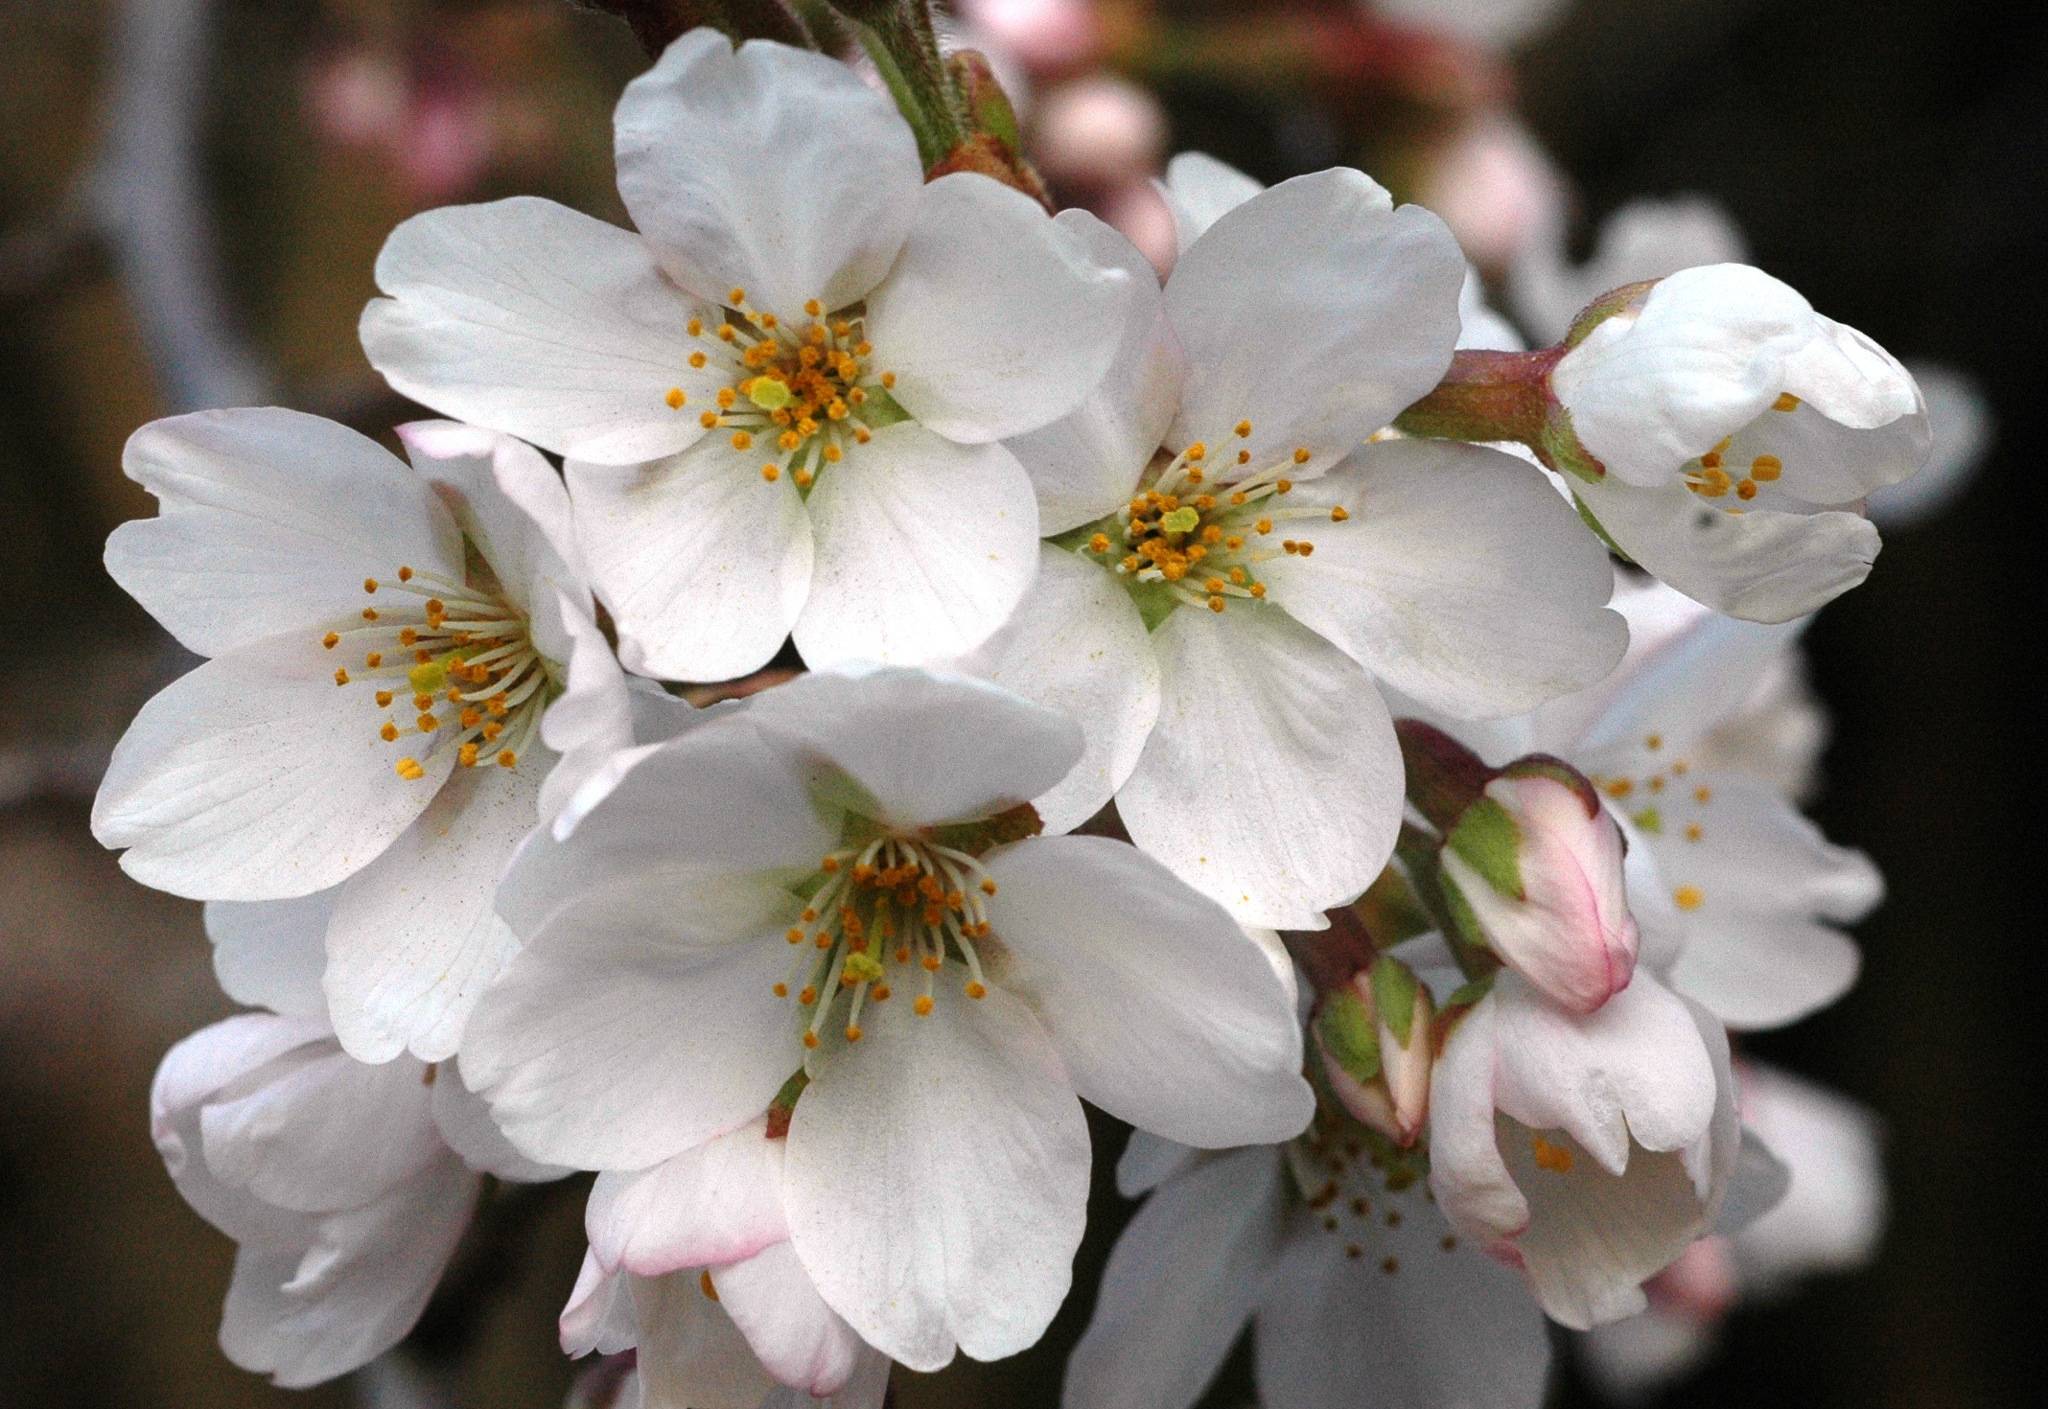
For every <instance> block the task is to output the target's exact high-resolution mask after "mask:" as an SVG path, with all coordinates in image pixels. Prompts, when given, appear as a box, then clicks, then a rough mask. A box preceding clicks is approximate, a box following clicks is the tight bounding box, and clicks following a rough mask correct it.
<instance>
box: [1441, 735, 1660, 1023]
mask: <svg viewBox="0 0 2048 1409" xmlns="http://www.w3.org/2000/svg"><path fill="white" fill-rule="evenodd" d="M1571 778H1575V775H1571V774H1570V773H1569V770H1567V769H1565V768H1564V767H1563V766H1562V765H1557V764H1548V765H1539V766H1537V767H1532V768H1530V769H1528V770H1527V771H1519V770H1518V768H1517V767H1516V766H1513V765H1511V766H1510V768H1509V769H1508V771H1506V772H1504V773H1502V774H1501V775H1500V776H1499V777H1497V778H1495V779H1494V780H1493V781H1492V782H1490V783H1488V784H1487V785H1486V791H1485V794H1484V796H1483V797H1481V799H1480V800H1479V801H1478V802H1477V803H1474V804H1473V806H1472V807H1471V809H1470V810H1468V811H1467V813H1466V815H1465V817H1464V818H1463V819H1461V820H1460V822H1459V823H1458V826H1457V827H1456V828H1455V829H1454V830H1453V831H1452V833H1451V837H1450V840H1449V842H1448V844H1447V845H1446V846H1445V847H1444V850H1443V877H1444V880H1445V882H1446V883H1447V885H1446V888H1447V890H1454V891H1455V893H1456V900H1457V901H1462V908H1463V909H1464V910H1465V912H1466V915H1465V918H1466V919H1467V920H1468V921H1469V925H1470V928H1471V930H1472V931H1473V933H1472V934H1471V935H1469V936H1468V937H1469V938H1472V939H1474V940H1476V941H1477V942H1479V943H1482V944H1484V945H1485V946H1486V947H1487V948H1489V949H1491V950H1492V951H1493V952H1494V953H1495V954H1496V955H1498V956H1499V957H1500V959H1501V960H1502V961H1503V962H1504V963H1506V964H1507V965H1508V966H1509V967H1510V968H1512V969H1514V970H1515V971H1516V972H1517V973H1519V974H1521V975H1522V976H1523V977H1524V978H1526V979H1528V980H1529V982H1530V983H1532V984H1534V985H1535V986H1536V987H1537V988H1538V989H1540V990H1541V991H1542V992H1543V994H1544V996H1545V997H1547V998H1549V999H1550V1000H1551V1001H1553V1002H1555V1003H1558V1004H1560V1005H1562V1006H1563V1007H1565V1008H1568V1009H1570V1010H1572V1011H1573V1012H1579V1013H1590V1012H1593V1011H1594V1010H1595V1009H1597V1008H1599V1007H1600V1006H1601V1005H1602V1004H1603V1003H1605V1002H1606V1001H1607V1000H1608V999H1609V998H1612V997H1613V996H1614V995H1615V994H1616V993H1619V992H1620V991H1621V990H1622V989H1624V988H1626V987H1628V981H1629V979H1630V977H1631V976H1633V975H1634V973H1635V966H1636V947H1637V934H1636V923H1635V919H1634V917H1633V916H1631V915H1630V914H1629V911H1628V899H1627V891H1626V888H1625V886H1624V884H1623V881H1622V871H1621V863H1622V849H1623V847H1622V839H1621V831H1620V829H1619V828H1618V827H1616V826H1615V824H1614V819H1613V818H1611V817H1609V816H1608V815H1607V812H1606V810H1605V809H1604V808H1603V807H1601V805H1600V802H1599V799H1598V798H1597V797H1596V796H1595V795H1594V794H1593V791H1592V788H1591V787H1590V785H1583V783H1584V780H1583V779H1578V780H1577V781H1578V782H1579V783H1580V784H1582V785H1583V786H1574V785H1573V782H1572V781H1568V779H1571Z"/></svg>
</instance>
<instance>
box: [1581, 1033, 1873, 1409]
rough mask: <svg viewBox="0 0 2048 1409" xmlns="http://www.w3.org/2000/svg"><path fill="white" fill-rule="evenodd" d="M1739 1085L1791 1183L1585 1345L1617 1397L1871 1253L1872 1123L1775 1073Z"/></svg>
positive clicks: (1751, 1120)
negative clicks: (1738, 1314) (1728, 1327)
mask: <svg viewBox="0 0 2048 1409" xmlns="http://www.w3.org/2000/svg"><path fill="white" fill-rule="evenodd" d="M1738 1075H1739V1076H1740V1078H1741V1086H1742V1098H1741V1099H1742V1119H1743V1125H1744V1127H1745V1128H1746V1129H1748V1130H1750V1131H1753V1132H1755V1133H1756V1134H1757V1135H1759V1136H1761V1137H1762V1138H1763V1140H1765V1141H1766V1142H1767V1143H1768V1144H1769V1147H1770V1150H1771V1152H1772V1154H1773V1155H1775V1156H1777V1157H1778V1158H1779V1159H1781V1160H1782V1161H1783V1162H1784V1165H1785V1167H1786V1169H1787V1171H1788V1172H1789V1175H1790V1184H1789V1186H1788V1187H1787V1189H1786V1191H1785V1195H1784V1197H1783V1198H1782V1199H1781V1200H1780V1201H1779V1202H1778V1203H1777V1204H1776V1206H1775V1207H1773V1208H1770V1209H1769V1210H1767V1211H1765V1212H1763V1213H1762V1214H1760V1215H1759V1216H1758V1217H1757V1218H1756V1219H1754V1220H1753V1221H1752V1222H1750V1223H1749V1224H1748V1225H1747V1226H1746V1227H1744V1228H1742V1229H1740V1230H1739V1231H1735V1232H1732V1233H1727V1234H1717V1235H1716V1236H1714V1237H1710V1238H1705V1239H1702V1240H1701V1241H1700V1242H1698V1243H1695V1244H1694V1245H1693V1246H1692V1247H1691V1248H1690V1249H1688V1250H1687V1252H1686V1255H1685V1257H1684V1258H1683V1259H1681V1261H1680V1262H1679V1264H1677V1265H1676V1266H1674V1267H1672V1268H1670V1269H1668V1270H1667V1271H1666V1272H1664V1273H1662V1274H1660V1275H1659V1276H1658V1277H1657V1278H1656V1279H1654V1280H1653V1281H1652V1283H1651V1285H1650V1289H1649V1291H1650V1309H1649V1310H1647V1311H1645V1312H1644V1313H1643V1314H1642V1315H1640V1316H1635V1317H1631V1318H1630V1319H1628V1320H1626V1321H1617V1322H1615V1323H1613V1324H1612V1325H1607V1326H1601V1327H1598V1328H1596V1329H1595V1330H1593V1331H1592V1332H1590V1333H1588V1334H1587V1335H1586V1336H1585V1337H1584V1338H1583V1339H1581V1341H1580V1342H1579V1345H1578V1349H1579V1352H1580V1358H1581V1360H1582V1362H1583V1363H1584V1364H1585V1366H1586V1367H1587V1369H1588V1370H1589V1371H1590V1372H1591V1373H1592V1376H1593V1378H1594V1380H1595V1381H1596V1382H1597V1383H1599V1384H1600V1385H1602V1386H1603V1387H1605V1388H1606V1389H1608V1390H1610V1391H1611V1392H1613V1393H1615V1394H1616V1395H1618V1396H1626V1397H1635V1396H1638V1395H1640V1394H1642V1393H1643V1392H1644V1391H1646V1390H1648V1389H1650V1388H1651V1387H1653V1386H1654V1385H1656V1384H1658V1383H1660V1382H1662V1381H1665V1380H1668V1379H1670V1378H1672V1377H1673V1376H1675V1375H1678V1374H1680V1373H1682V1372H1684V1371H1685V1370H1686V1369H1688V1368H1690V1367H1691V1366H1692V1365H1694V1364H1696V1363H1697V1362H1698V1361H1699V1360H1701V1359H1702V1358H1704V1357H1705V1356H1706V1355H1707V1354H1708V1353H1709V1352H1710V1351H1711V1350H1712V1349H1713V1346H1714V1342H1715V1340H1716V1339H1717V1337H1718V1332H1719V1330H1720V1326H1721V1323H1722V1321H1723V1320H1724V1319H1725V1318H1726V1316H1727V1315H1728V1313H1729V1312H1730V1311H1731V1310H1733V1309H1734V1308H1735V1307H1736V1306H1739V1305H1741V1304H1743V1303H1745V1302H1756V1301H1762V1300H1769V1299H1773V1298H1777V1297H1781V1296H1783V1295H1784V1294H1785V1293H1786V1292H1787V1291H1789V1290H1790V1289H1791V1288H1792V1287H1793V1286H1794V1285H1795V1284H1796V1283H1797V1282H1799V1281H1800V1280H1801V1279H1803V1278H1806V1277H1809V1276H1813V1275H1816V1274H1821V1273H1827V1272H1846V1271H1852V1270H1854V1269H1856V1268H1859V1267H1862V1266H1864V1265H1865V1264H1866V1263H1868V1262H1869V1260H1870V1258H1871V1256H1872V1255H1873V1254H1874V1253H1875V1252H1876V1248H1877V1240H1878V1236H1879V1234H1880V1233H1881V1232H1882V1230H1883V1226H1884V1219H1885V1188H1884V1171H1883V1168H1882V1164H1881V1155H1880V1150H1879V1133H1878V1129H1877V1121H1876V1118H1875V1117H1874V1116H1873V1115H1872V1114H1871V1113H1870V1112H1869V1111H1867V1110H1865V1109H1863V1108H1862V1107H1861V1106H1858V1105H1856V1104H1855V1103H1853V1102H1851V1101H1848V1100H1845V1099H1844V1098H1843V1097H1841V1096H1838V1095H1836V1094H1834V1093H1833V1092H1831V1091H1827V1090H1825V1089H1823V1088H1821V1087H1818V1086H1815V1085H1814V1084H1812V1083H1811V1082H1808V1081H1804V1080H1801V1079H1800V1078H1798V1077H1796V1076H1793V1075H1791V1074H1790V1073H1788V1072H1784V1071H1780V1070H1778V1069H1776V1068H1774V1067H1766V1066H1761V1065H1758V1064H1755V1063H1747V1064H1744V1065H1743V1066H1742V1067H1741V1068H1740V1069H1739V1072H1738Z"/></svg>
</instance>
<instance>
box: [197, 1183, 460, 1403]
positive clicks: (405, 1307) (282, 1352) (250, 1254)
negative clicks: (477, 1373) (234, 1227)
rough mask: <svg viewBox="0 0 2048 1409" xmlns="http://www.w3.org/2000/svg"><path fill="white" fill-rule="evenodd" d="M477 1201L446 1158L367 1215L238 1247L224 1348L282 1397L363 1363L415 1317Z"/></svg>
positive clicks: (311, 1224)
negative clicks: (293, 1238) (287, 1238)
mask: <svg viewBox="0 0 2048 1409" xmlns="http://www.w3.org/2000/svg"><path fill="white" fill-rule="evenodd" d="M476 1193H477V1181H476V1177H475V1176H474V1175H472V1174H470V1173H469V1172H468V1171H467V1170H465V1169H464V1168H463V1167H462V1165H461V1162H460V1161H458V1160H455V1159H453V1158H447V1159H443V1160H441V1161H439V1162H437V1163H436V1164H435V1165H434V1166H433V1167H432V1168H431V1170H429V1171H428V1172H427V1173H426V1174H424V1175H422V1176H421V1177H420V1178H418V1179H415V1180H413V1181H411V1182H410V1183H408V1184H406V1185H405V1186H404V1187H403V1188H402V1189H400V1190H398V1191H397V1192H395V1193H393V1194H392V1195H391V1196H390V1197H388V1198H385V1199H382V1200H380V1201H378V1202H377V1203H374V1204H371V1205H369V1206H368V1207H365V1208H360V1209H355V1210H352V1211H350V1212H348V1213H340V1214H328V1215H325V1216H322V1217H319V1218H311V1219H307V1220H306V1233H305V1234H304V1236H303V1239H302V1240H301V1241H299V1242H296V1243H292V1244H286V1245H283V1246H278V1245H275V1244H265V1243H250V1244H246V1245H244V1246H243V1247H242V1248H241V1249H240V1250H239V1251H238V1252H237V1253H236V1256H235V1276H234V1281H233V1283H232V1284H230V1286H229V1288H228V1298H227V1305H226V1307H225V1308H224V1310H223V1312H222V1317H221V1328H220V1344H221V1349H222V1350H223V1351H225V1352H226V1354H227V1357H228V1359H229V1360H232V1361H233V1362H234V1363H235V1364H237V1365H239V1366H241V1367H242V1368H243V1369H245V1370H254V1371H257V1372H259V1373H262V1374H267V1375H269V1376H270V1377H271V1378H272V1379H273V1380H275V1381H276V1382H277V1383H278V1384H280V1385H282V1386H284V1387H286V1388H288V1389H301V1388H304V1387H306V1386H308V1385H315V1384H319V1383H321V1382H322V1381H324V1380H331V1379H333V1378H334V1377H335V1376H337V1375H342V1374H346V1373H347V1372H348V1371H350V1370H354V1369H357V1368H359V1367H361V1366H362V1365H364V1364H367V1363H368V1362H369V1361H371V1360H373V1359H375V1358H376V1357H377V1356H379V1355H381V1354H383V1353H384V1352H385V1351H387V1350H389V1349H390V1348H391V1347H392V1346H394V1345H396V1344H397V1343H398V1342H399V1341H400V1340H401V1339H403V1338H404V1336H405V1333H406V1332H407V1331H410V1330H411V1329H412V1326H413V1322H415V1321H417V1320H418V1319H419V1314H420V1312H421V1311H422V1310H424V1309H425V1308H426V1304H427V1298H428V1297H429V1296H431V1295H432V1294H433V1290H434V1285H435V1283H437V1282H438V1281H440V1279H441V1271H442V1269H443V1268H445V1267H446V1266H447V1265H448V1259H449V1257H450V1256H451V1255H452V1254H453V1253H454V1251H455V1244H456V1242H457V1241H458V1240H459V1239H460V1238H461V1236H462V1231H463V1229H464V1228H465V1227H467V1226H468V1223H469V1215H470V1210H471V1209H472V1208H473V1207H474V1206H475V1202H476Z"/></svg>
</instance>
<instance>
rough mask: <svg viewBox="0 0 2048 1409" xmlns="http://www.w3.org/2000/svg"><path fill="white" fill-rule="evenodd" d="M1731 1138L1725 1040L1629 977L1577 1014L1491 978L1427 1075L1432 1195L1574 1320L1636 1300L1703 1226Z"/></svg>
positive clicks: (1620, 1312) (1549, 1309) (1698, 1013)
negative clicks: (1600, 1001) (1626, 983)
mask: <svg viewBox="0 0 2048 1409" xmlns="http://www.w3.org/2000/svg"><path fill="white" fill-rule="evenodd" d="M1740 1147H1741V1134H1740V1126H1739V1122H1738V1120H1737V1116H1736V1110H1735V1087H1734V1079H1733V1075H1732V1073H1731V1071H1730V1067H1729V1055H1728V1040H1727V1037H1726V1034H1725V1033H1724V1032H1723V1031H1722V1028H1721V1026H1720V1024H1719V1023H1718V1022H1716V1021H1715V1020H1714V1019H1713V1017H1712V1016H1711V1015H1709V1014H1708V1013H1707V1012H1706V1010H1705V1009H1703V1008H1700V1007H1699V1006H1698V1005H1696V1004H1692V1003H1689V1002H1688V1001H1687V1000H1685V999H1683V998H1680V997H1679V996H1677V995H1676V994H1674V993H1672V992H1671V991H1670V990H1669V989H1667V988H1666V987H1664V985H1663V984H1661V983H1659V982H1658V981H1657V979H1656V978H1655V977H1654V976H1653V975H1651V974H1649V973H1646V972H1644V971H1642V970H1638V971H1637V973H1636V976H1635V979H1634V981H1633V982H1632V983H1630V984H1629V986H1628V987H1627V988H1625V989H1623V990H1622V991H1621V992H1619V993H1617V994H1615V995H1614V996H1613V997H1612V998H1610V999H1608V1001H1607V1002H1606V1003H1605V1004H1603V1005H1602V1006H1601V1007H1600V1009H1599V1010H1598V1011H1596V1012H1592V1013H1572V1012H1569V1011H1567V1010H1565V1009H1562V1008H1558V1007H1556V1006H1554V1005H1553V1004H1551V1003H1550V1002H1549V1000H1548V999H1546V998H1544V997H1543V995H1542V994H1541V993H1539V992H1538V991H1537V990H1536V989H1535V988H1533V987H1532V986H1530V985H1529V984H1528V983H1527V982H1526V981H1525V980H1524V979H1523V978H1522V977H1521V976H1520V975H1519V974H1516V973H1515V972H1513V971H1512V970H1503V971H1501V973H1499V974H1498V975H1497V976H1496V977H1495V979H1494V981H1493V986H1492V988H1491V990H1490V991H1489V992H1488V993H1487V995H1486V996H1485V997H1484V998H1482V999H1480V1000H1479V1002H1478V1003H1477V1004H1476V1005H1474V1006H1473V1007H1472V1008H1471V1009H1470V1010H1469V1011H1468V1012H1466V1013H1465V1014H1464V1015H1463V1016H1462V1017H1461V1018H1460V1019H1459V1020H1458V1021H1457V1022H1456V1024H1455V1026H1454V1027H1453V1028H1452V1030H1451V1034H1450V1037H1449V1039H1448V1040H1447V1041H1446V1042H1445V1044H1444V1049H1443V1056H1442V1059H1441V1060H1440V1061H1439V1062H1438V1063H1437V1068H1436V1072H1435V1075H1434V1079H1433V1080H1432V1082H1431V1085H1430V1123H1429V1184H1430V1189H1431V1190H1432V1191H1433V1192H1434V1193H1435V1195H1436V1200H1437V1203H1438V1205H1439V1206H1440V1207H1441V1208H1442V1209H1443V1211H1444V1214H1445V1216H1446V1217H1448V1218H1449V1219H1450V1221H1451V1224H1452V1226H1453V1227H1455V1228H1456V1229H1457V1230H1458V1231H1459V1232H1460V1233H1461V1234H1463V1235H1465V1236H1466V1237H1469V1238H1472V1239H1474V1240H1476V1241H1478V1242H1479V1244H1480V1245H1481V1246H1482V1247H1484V1248H1485V1249H1486V1251H1487V1252H1489V1253H1490V1254H1492V1255H1493V1256H1494V1257H1495V1258H1497V1259H1499V1260H1500V1261H1502V1262H1505V1263H1506V1264H1508V1265H1509V1266H1511V1267H1516V1268H1519V1269H1520V1270H1521V1271H1522V1272H1523V1274H1524V1276H1525V1277H1526V1278H1527V1279H1528V1282H1529V1286H1530V1290H1531V1291H1532V1292H1533V1293H1534V1294H1535V1297H1536V1300H1537V1302H1538V1303H1539V1304H1540V1305H1541V1306H1542V1307H1543V1310H1544V1311H1545V1312H1546V1313H1547V1314H1548V1315H1549V1316H1550V1317H1551V1319H1552V1320H1555V1321H1557V1322H1560V1323H1561V1324H1563V1325H1566V1326H1570V1327H1573V1328H1575V1329H1580V1330H1583V1329H1585V1328H1586V1327H1589V1326H1594V1325H1599V1324H1601V1323H1603V1322H1607V1321H1613V1320H1617V1319H1619V1318H1621V1317H1624V1316H1629V1315H1633V1314H1634V1313H1635V1312H1638V1311H1640V1310H1642V1309H1643V1307H1644V1305H1645V1300H1644V1296H1643V1292H1642V1284H1643V1283H1644V1282H1645V1281H1647V1280H1648V1279H1649V1278H1650V1277H1652V1276H1653V1275H1655V1274H1656V1273H1658V1272H1660V1271H1662V1270H1663V1269H1664V1268H1665V1267H1667V1266H1668V1265H1670V1264H1671V1263H1672V1262H1673V1261H1675V1260H1676V1259H1677V1258H1678V1256H1679V1255H1680V1254H1681V1253H1683V1252H1684V1251H1685V1249H1686V1247H1687V1246H1688V1245H1689V1244H1691V1243H1692V1241H1693V1240H1694V1239H1696V1238H1698V1237H1699V1236H1701V1235H1702V1234H1703V1233H1705V1232H1706V1231H1707V1230H1708V1228H1710V1227H1711V1226H1712V1224H1713V1221H1714V1217H1715V1214H1716V1213H1717V1212H1718V1211H1719V1209H1720V1205H1721V1200H1722V1198H1723V1196H1724V1195H1725V1194H1726V1192H1727V1187H1728V1180H1729V1177H1730V1176H1731V1175H1732V1174H1733V1173H1734V1169H1735V1160H1736V1156H1737V1154H1738V1152H1739V1150H1740Z"/></svg>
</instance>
